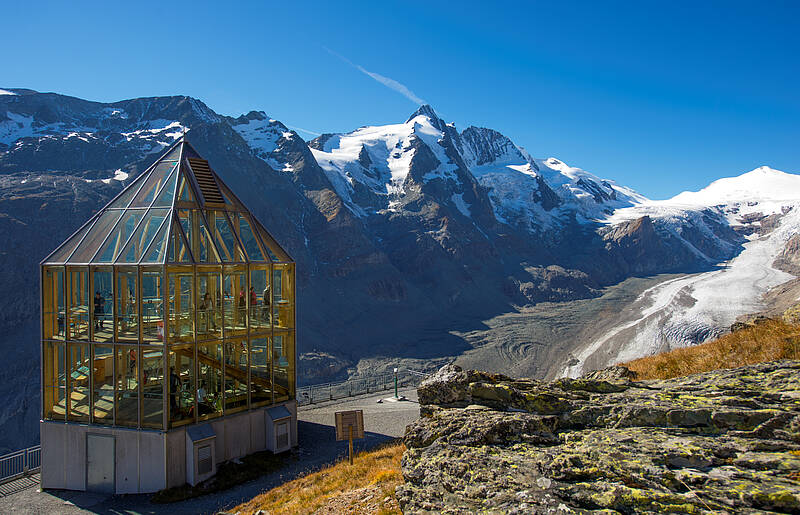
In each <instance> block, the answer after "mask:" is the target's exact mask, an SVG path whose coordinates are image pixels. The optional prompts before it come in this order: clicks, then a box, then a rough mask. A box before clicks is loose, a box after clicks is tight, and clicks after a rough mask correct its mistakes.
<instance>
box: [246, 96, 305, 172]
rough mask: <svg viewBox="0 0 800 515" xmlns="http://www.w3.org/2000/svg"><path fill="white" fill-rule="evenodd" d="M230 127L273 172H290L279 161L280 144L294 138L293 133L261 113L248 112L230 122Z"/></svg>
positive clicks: (285, 164) (285, 165) (284, 163)
mask: <svg viewBox="0 0 800 515" xmlns="http://www.w3.org/2000/svg"><path fill="white" fill-rule="evenodd" d="M230 123H231V127H233V130H235V131H236V132H238V133H239V135H240V136H241V137H242V138H243V139H244V140H245V141H247V143H248V145H250V148H252V149H253V151H254V152H255V153H256V155H257V156H258V157H259V158H260V159H261V160H263V161H264V162H266V163H267V164H268V165H270V166H271V167H272V168H274V169H275V170H280V171H284V172H292V171H294V168H293V167H292V165H291V164H289V163H286V162H284V160H282V159H280V152H279V149H280V146H281V144H282V142H284V143H285V142H286V141H287V140H291V139H292V138H294V136H295V133H294V132H292V131H291V130H289V128H288V127H286V126H285V125H284V124H282V123H281V122H279V121H278V120H274V119H272V118H270V117H269V116H267V114H266V113H265V112H263V111H250V112H249V113H247V114H246V115H242V116H240V117H239V118H236V119H232V120H231V122H230Z"/></svg>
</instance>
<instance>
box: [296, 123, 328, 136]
mask: <svg viewBox="0 0 800 515" xmlns="http://www.w3.org/2000/svg"><path fill="white" fill-rule="evenodd" d="M287 127H289V128H290V129H293V130H296V131H300V132H305V133H306V134H311V135H312V136H322V133H321V132H314V131H310V130H308V129H303V128H302V127H295V126H294V125H287Z"/></svg>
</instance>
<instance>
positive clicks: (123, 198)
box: [108, 170, 150, 209]
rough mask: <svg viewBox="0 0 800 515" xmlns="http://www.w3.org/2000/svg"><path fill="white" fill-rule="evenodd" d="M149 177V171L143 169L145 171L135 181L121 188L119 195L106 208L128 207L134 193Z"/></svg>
mask: <svg viewBox="0 0 800 515" xmlns="http://www.w3.org/2000/svg"><path fill="white" fill-rule="evenodd" d="M149 177H150V172H148V171H146V170H145V173H143V174H141V175H139V177H137V178H136V180H135V181H133V182H132V183H130V184H129V185H128V186H127V187H126V188H125V189H124V190H122V193H120V195H119V197H117V199H116V200H114V201H113V203H112V204H110V205H109V206H108V209H125V208H126V207H128V204H130V203H131V199H132V198H133V197H134V196H135V195H136V193H137V192H138V191H139V189H140V188H141V187H142V184H144V183H145V181H147V179H148V178H149Z"/></svg>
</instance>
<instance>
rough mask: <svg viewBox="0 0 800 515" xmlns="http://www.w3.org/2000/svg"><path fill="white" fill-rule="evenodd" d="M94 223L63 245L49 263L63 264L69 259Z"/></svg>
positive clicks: (49, 259)
mask: <svg viewBox="0 0 800 515" xmlns="http://www.w3.org/2000/svg"><path fill="white" fill-rule="evenodd" d="M93 223H94V222H92V223H88V224H86V225H85V226H84V227H83V228H82V229H81V230H80V231H79V232H77V233H75V234H74V235H73V236H72V237H71V238H70V239H69V240H68V241H66V242H64V243H62V244H61V246H60V247H59V248H58V249H57V250H56V252H54V253H53V255H52V256H50V257H49V258H47V261H48V262H51V263H63V262H64V261H67V259H69V256H70V254H72V251H73V250H75V247H77V246H78V243H80V242H81V239H82V238H83V236H84V235H85V234H86V233H87V232H88V231H89V229H91V227H92V224H93Z"/></svg>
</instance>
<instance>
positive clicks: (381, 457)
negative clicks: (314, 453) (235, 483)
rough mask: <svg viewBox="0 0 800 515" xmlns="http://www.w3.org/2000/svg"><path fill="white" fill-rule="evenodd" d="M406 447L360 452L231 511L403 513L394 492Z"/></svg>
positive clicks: (381, 448) (398, 482)
mask: <svg viewBox="0 0 800 515" xmlns="http://www.w3.org/2000/svg"><path fill="white" fill-rule="evenodd" d="M403 451H405V446H404V445H403V444H402V443H400V442H395V443H391V444H388V445H386V446H384V447H379V448H378V449H376V450H373V451H369V452H361V453H358V454H357V455H356V456H355V457H354V458H353V464H352V465H350V463H349V461H348V460H347V459H345V460H343V461H340V462H339V463H336V464H335V465H331V466H329V467H326V468H323V469H321V470H319V471H317V472H314V473H311V474H308V475H306V476H303V477H300V478H297V479H295V480H293V481H289V482H288V483H285V484H283V485H281V486H278V487H275V488H273V489H272V490H269V491H267V492H264V493H263V494H260V495H258V496H257V497H254V498H253V499H251V500H250V501H248V502H246V503H244V504H240V505H239V506H237V507H236V508H233V509H231V510H229V511H230V512H231V513H241V514H242V515H244V514H251V513H255V512H257V511H258V510H265V511H266V512H268V513H270V514H273V515H276V514H282V513H286V514H289V513H313V512H314V511H316V510H318V509H320V508H323V507H325V508H326V512H329V513H377V514H389V513H400V510H399V507H398V505H397V501H396V500H395V496H394V489H395V487H396V486H397V485H399V484H400V483H401V482H402V481H403V476H402V473H401V472H400V460H401V459H402V457H403Z"/></svg>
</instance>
